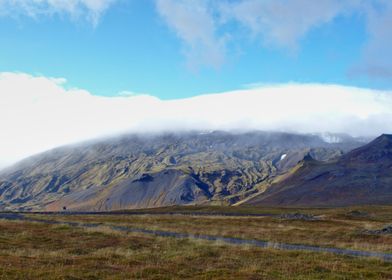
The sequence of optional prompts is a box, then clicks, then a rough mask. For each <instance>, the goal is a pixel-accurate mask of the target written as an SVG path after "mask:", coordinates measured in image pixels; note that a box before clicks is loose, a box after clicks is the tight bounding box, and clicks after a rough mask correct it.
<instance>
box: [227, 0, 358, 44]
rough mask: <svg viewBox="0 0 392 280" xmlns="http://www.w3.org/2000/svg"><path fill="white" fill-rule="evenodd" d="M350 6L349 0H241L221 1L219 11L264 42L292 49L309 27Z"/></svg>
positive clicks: (336, 14)
mask: <svg viewBox="0 0 392 280" xmlns="http://www.w3.org/2000/svg"><path fill="white" fill-rule="evenodd" d="M351 7H352V4H351V2H350V1H340V0H318V1H314V0H292V1H287V0H266V1H259V0H242V1H229V2H222V3H221V5H220V12H221V13H222V16H223V18H224V19H226V20H227V21H231V20H234V21H237V22H239V23H240V24H242V25H243V26H244V27H245V28H247V29H248V30H249V31H250V32H251V35H252V36H253V37H260V38H261V39H262V41H263V42H264V43H265V44H267V45H270V46H277V47H280V48H286V49H296V48H297V47H298V44H299V40H300V39H302V38H303V37H304V36H305V35H306V34H307V33H308V32H309V31H310V30H312V29H313V28H316V27H318V26H320V25H323V24H325V23H328V22H330V21H332V20H333V19H334V18H336V17H337V16H338V15H340V14H342V13H345V12H347V11H348V9H349V8H351Z"/></svg>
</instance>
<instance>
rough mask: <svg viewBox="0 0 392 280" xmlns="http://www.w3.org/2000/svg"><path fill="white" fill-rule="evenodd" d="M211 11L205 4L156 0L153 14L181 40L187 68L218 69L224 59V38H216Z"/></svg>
mask: <svg viewBox="0 0 392 280" xmlns="http://www.w3.org/2000/svg"><path fill="white" fill-rule="evenodd" d="M211 9H212V8H211V7H210V5H209V1H207V0H191V1H187V0H157V10H158V12H159V14H160V16H161V17H162V18H163V19H164V20H165V22H166V23H167V24H168V26H169V27H170V28H171V29H172V30H173V31H174V32H175V33H176V34H177V36H178V37H179V38H180V39H181V40H183V42H184V44H185V46H184V52H185V55H186V56H187V60H188V64H189V66H190V67H191V68H198V67H199V66H200V65H208V66H213V67H215V68H217V67H219V66H220V65H221V64H222V63H223V61H224V57H225V37H224V36H218V35H217V26H216V21H215V19H214V16H213V14H212V10H211Z"/></svg>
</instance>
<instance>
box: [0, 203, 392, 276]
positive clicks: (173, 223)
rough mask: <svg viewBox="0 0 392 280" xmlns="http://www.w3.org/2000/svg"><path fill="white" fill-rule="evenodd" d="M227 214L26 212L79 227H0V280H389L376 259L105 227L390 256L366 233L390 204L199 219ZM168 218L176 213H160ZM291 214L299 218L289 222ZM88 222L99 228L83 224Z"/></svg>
mask: <svg viewBox="0 0 392 280" xmlns="http://www.w3.org/2000/svg"><path fill="white" fill-rule="evenodd" d="M232 209H233V208H213V209H207V208H186V209H182V208H180V209H176V208H174V209H173V208H170V209H160V210H151V211H147V212H149V214H143V215H140V213H139V214H138V215H129V214H118V215H37V214H34V215H27V216H28V217H33V218H34V219H45V220H56V221H72V222H75V221H76V222H80V223H83V224H84V225H81V224H80V225H78V226H71V225H63V224H53V225H50V224H46V223H40V222H28V221H9V220H0V279H184V278H186V279H391V278H392V263H391V262H384V261H383V260H379V259H372V258H354V257H347V256H337V255H332V254H325V253H309V252H302V251H301V252H297V251H294V252H287V251H281V250H275V249H262V248H255V247H252V246H238V245H228V244H224V243H221V242H211V241H200V240H193V239H189V238H186V239H175V238H170V237H156V236H152V235H146V234H142V233H126V232H122V231H118V230H114V229H113V228H112V227H111V226H112V225H121V226H126V227H130V228H135V227H137V228H143V229H159V230H168V231H173V232H187V233H196V234H200V233H203V234H209V235H215V236H226V237H240V238H246V239H257V240H267V241H275V242H276V241H278V242H286V243H291V244H293V243H294V244H311V245H319V246H330V247H332V246H333V247H339V248H351V249H362V250H373V251H380V252H391V251H392V237H391V236H390V235H388V234H369V233H368V231H371V230H376V229H380V228H383V227H385V226H386V225H388V223H392V219H391V218H392V208H390V207H367V208H356V209H347V208H342V209H312V210H310V209H294V210H293V209H250V208H241V209H237V210H236V212H235V213H234V214H259V215H264V214H267V215H266V216H238V215H235V216H223V215H201V214H202V213H204V212H209V213H210V212H218V213H219V214H229V213H232V212H233V210H232ZM184 211H186V213H184ZM168 212H170V213H175V212H177V213H182V214H176V215H167V213H168ZM296 212H300V213H302V214H306V215H304V216H301V215H293V213H296ZM184 214H186V215H184ZM196 214H198V215H196ZM232 214H233V213H232ZM285 214H286V215H285ZM287 214H288V215H287ZM282 215H283V216H282ZM312 215H313V216H312ZM311 216H312V217H314V218H312V219H310V218H309V217H311ZM90 223H99V224H100V226H98V227H93V228H92V227H87V226H86V224H90Z"/></svg>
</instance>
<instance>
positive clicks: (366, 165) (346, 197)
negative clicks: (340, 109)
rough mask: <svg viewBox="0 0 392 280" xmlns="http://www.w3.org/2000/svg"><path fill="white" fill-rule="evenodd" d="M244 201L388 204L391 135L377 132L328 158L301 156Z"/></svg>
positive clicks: (391, 186) (391, 191) (391, 183)
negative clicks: (282, 172) (326, 160)
mask: <svg viewBox="0 0 392 280" xmlns="http://www.w3.org/2000/svg"><path fill="white" fill-rule="evenodd" d="M244 203H245V204H249V205H265V206H271V205H273V206H277V205H280V206H348V205H359V204H392V135H386V134H384V135H381V136H380V137H378V138H376V139H375V140H374V141H372V142H370V143H369V144H367V145H365V146H362V147H360V148H357V149H354V150H352V151H351V152H348V153H346V154H344V155H342V156H341V157H340V158H338V159H336V160H333V161H330V162H319V161H317V160H315V159H313V158H312V157H311V156H307V157H305V159H304V160H303V161H301V162H300V163H299V164H298V165H297V166H296V167H295V168H294V169H293V170H292V171H291V172H289V173H287V174H286V175H285V176H282V177H280V178H278V177H277V178H276V179H275V181H274V182H273V183H272V184H271V186H270V188H268V190H266V191H265V192H264V193H262V194H258V195H255V196H253V197H252V198H249V199H248V200H247V201H246V202H244Z"/></svg>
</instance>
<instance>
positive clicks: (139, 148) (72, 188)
mask: <svg viewBox="0 0 392 280" xmlns="http://www.w3.org/2000/svg"><path fill="white" fill-rule="evenodd" d="M336 139H337V138H336V137H335V138H334V141H325V140H323V137H322V136H320V135H299V134H289V133H267V132H249V133H228V132H220V131H215V132H189V133H177V134H175V133H167V134H160V135H124V136H121V137H116V138H108V139H103V140H99V141H94V142H87V143H83V144H79V145H73V146H67V147H61V148H57V149H54V150H52V151H48V152H45V153H43V154H39V155H36V156H34V157H31V158H28V159H26V160H24V161H22V162H20V163H18V164H16V165H15V166H13V167H11V168H8V169H6V170H4V171H2V172H1V173H0V209H19V210H61V209H63V208H66V209H70V210H96V211H103V210H114V209H124V208H145V207H159V206H167V205H186V204H225V205H227V204H234V203H238V202H239V201H241V200H243V199H246V198H248V197H250V196H252V195H255V194H257V193H260V192H263V191H264V190H265V189H266V188H268V186H269V185H270V182H271V180H272V178H275V177H277V176H281V174H285V173H287V172H288V171H290V170H292V169H293V168H295V167H296V166H297V164H298V162H299V161H301V160H302V159H303V158H304V156H305V155H307V154H309V155H311V156H312V157H313V158H315V159H317V160H319V161H326V160H332V159H336V158H338V157H339V156H341V155H342V154H343V153H344V152H347V151H349V150H351V149H352V148H355V147H358V146H360V145H362V144H363V143H362V142H361V141H359V140H357V139H354V138H351V137H339V139H341V140H339V141H335V140H336Z"/></svg>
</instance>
